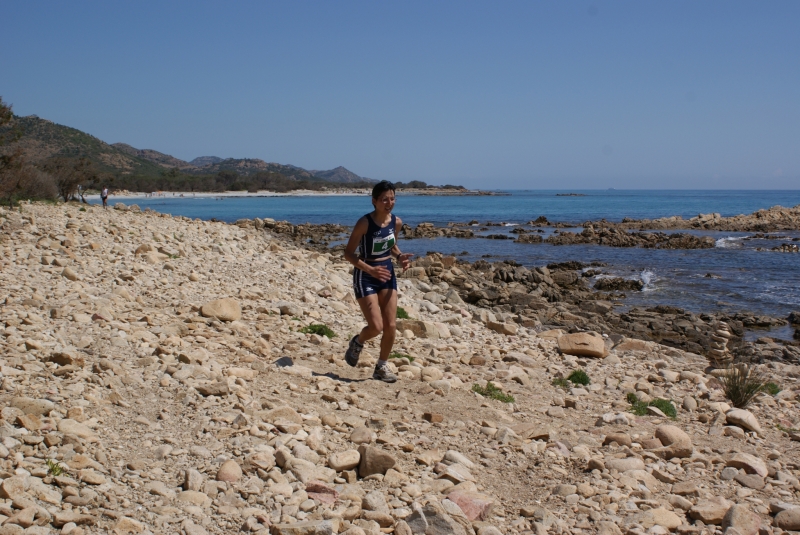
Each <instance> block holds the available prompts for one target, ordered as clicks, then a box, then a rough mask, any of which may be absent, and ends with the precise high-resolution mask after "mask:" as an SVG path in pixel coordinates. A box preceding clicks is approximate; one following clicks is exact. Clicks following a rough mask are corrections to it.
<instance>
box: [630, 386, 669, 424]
mask: <svg viewBox="0 0 800 535" xmlns="http://www.w3.org/2000/svg"><path fill="white" fill-rule="evenodd" d="M626 399H627V400H628V403H630V404H631V409H630V411H631V412H632V413H633V414H635V415H636V416H647V414H648V412H647V407H655V408H657V409H658V410H660V411H661V412H663V413H664V414H665V415H666V416H668V417H669V418H672V419H673V420H674V419H675V418H677V416H678V410H677V409H676V408H675V405H673V403H672V402H671V401H669V400H668V399H663V398H656V399H654V400H652V401H649V402H645V401H639V399H638V398H637V397H636V394H634V393H633V392H629V393H628V395H627V396H626Z"/></svg>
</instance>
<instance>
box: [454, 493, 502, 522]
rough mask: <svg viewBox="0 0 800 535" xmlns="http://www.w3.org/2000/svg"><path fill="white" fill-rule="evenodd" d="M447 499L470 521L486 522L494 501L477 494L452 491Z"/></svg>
mask: <svg viewBox="0 0 800 535" xmlns="http://www.w3.org/2000/svg"><path fill="white" fill-rule="evenodd" d="M447 499H448V500H450V501H451V502H454V503H455V504H456V505H458V506H459V507H460V508H461V510H462V511H463V512H464V515H465V516H466V517H467V518H468V519H469V520H470V521H475V520H486V519H487V518H489V515H491V513H492V507H494V500H493V499H492V498H490V497H489V496H486V495H485V494H481V493H479V492H469V491H466V490H454V491H453V492H451V493H450V494H448V495H447Z"/></svg>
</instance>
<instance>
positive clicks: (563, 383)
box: [551, 377, 570, 390]
mask: <svg viewBox="0 0 800 535" xmlns="http://www.w3.org/2000/svg"><path fill="white" fill-rule="evenodd" d="M551 384H552V385H553V386H556V387H558V388H563V389H564V390H566V389H568V388H569V387H570V384H569V381H567V380H566V379H564V378H563V377H556V378H555V379H553V382H552V383H551Z"/></svg>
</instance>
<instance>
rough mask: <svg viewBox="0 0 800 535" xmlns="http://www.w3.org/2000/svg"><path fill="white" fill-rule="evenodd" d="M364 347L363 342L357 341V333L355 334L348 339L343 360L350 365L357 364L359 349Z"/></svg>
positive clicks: (359, 354)
mask: <svg viewBox="0 0 800 535" xmlns="http://www.w3.org/2000/svg"><path fill="white" fill-rule="evenodd" d="M362 349H364V344H360V343H358V335H355V336H354V337H353V339H352V340H350V345H348V346H347V351H345V353H344V360H345V362H347V363H348V364H349V365H350V366H355V365H356V364H358V358H359V357H360V356H361V350H362Z"/></svg>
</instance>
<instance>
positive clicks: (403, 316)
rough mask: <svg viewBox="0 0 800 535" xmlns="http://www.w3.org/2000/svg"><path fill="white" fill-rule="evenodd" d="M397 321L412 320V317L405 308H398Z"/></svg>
mask: <svg viewBox="0 0 800 535" xmlns="http://www.w3.org/2000/svg"><path fill="white" fill-rule="evenodd" d="M397 319H399V320H410V319H411V316H409V315H408V312H406V309H404V308H403V307H397Z"/></svg>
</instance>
